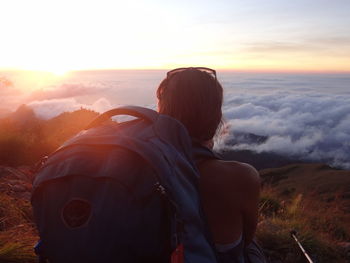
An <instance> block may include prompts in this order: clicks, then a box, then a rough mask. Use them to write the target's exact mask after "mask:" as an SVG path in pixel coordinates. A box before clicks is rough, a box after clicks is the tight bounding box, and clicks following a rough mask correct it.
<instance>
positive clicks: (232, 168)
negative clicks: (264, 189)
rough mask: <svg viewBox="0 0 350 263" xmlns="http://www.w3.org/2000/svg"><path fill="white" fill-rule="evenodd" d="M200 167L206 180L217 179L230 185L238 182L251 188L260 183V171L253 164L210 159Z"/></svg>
mask: <svg viewBox="0 0 350 263" xmlns="http://www.w3.org/2000/svg"><path fill="white" fill-rule="evenodd" d="M199 169H200V172H201V175H202V177H204V178H203V179H204V180H205V179H208V180H210V181H212V180H215V181H216V182H221V183H222V184H228V185H232V184H238V185H239V186H241V187H242V186H246V187H249V188H250V187H252V186H254V185H255V186H256V185H260V176H259V173H258V172H257V170H256V169H255V168H254V167H253V166H251V165H249V164H246V163H241V162H236V161H223V160H209V161H206V162H205V163H203V164H201V165H200V167H199ZM208 177H210V178H208ZM244 188H245V187H244Z"/></svg>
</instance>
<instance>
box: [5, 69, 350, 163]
mask: <svg viewBox="0 0 350 263" xmlns="http://www.w3.org/2000/svg"><path fill="white" fill-rule="evenodd" d="M84 74H85V75H80V76H75V77H74V79H70V80H65V81H63V82H62V83H57V85H51V86H50V87H47V88H43V89H39V90H35V91H33V92H31V93H30V94H27V96H24V99H23V101H24V102H25V103H26V104H28V105H29V106H31V107H32V108H33V109H34V111H35V112H36V114H37V115H38V116H39V117H40V118H44V119H48V118H52V117H55V116H57V115H59V114H60V113H62V112H64V111H74V110H77V109H80V108H89V109H92V110H95V111H98V112H103V111H106V110H108V109H111V108H113V107H116V106H118V105H123V104H124V105H125V104H137V105H143V106H147V107H151V108H155V105H156V99H155V90H156V87H157V85H158V84H159V82H160V81H161V80H162V78H163V76H165V72H163V71H154V72H153V71H147V72H142V73H140V72H136V73H135V72H134V73H133V72H129V73H125V72H124V73H116V72H109V73H104V75H94V76H91V74H90V75H89V74H88V73H84ZM86 74H87V75H86ZM118 74H121V75H118ZM219 80H220V81H221V83H222V84H223V86H224V89H225V102H224V107H223V111H224V116H225V123H226V133H225V135H223V136H222V137H221V138H220V139H219V140H218V141H217V145H216V149H218V150H226V151H227V150H234V151H236V150H250V151H255V152H257V153H262V152H272V153H277V154H279V155H282V156H287V157H290V158H294V159H298V160H303V161H312V162H325V163H328V164H329V165H331V166H334V167H339V168H345V169H350V75H349V74H338V75H336V74H299V75H292V74H262V73H261V74H253V73H232V72H222V73H221V74H220V73H219ZM0 92H1V91H0ZM22 98H23V96H22Z"/></svg>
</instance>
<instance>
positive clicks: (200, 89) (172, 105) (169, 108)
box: [157, 68, 264, 263]
mask: <svg viewBox="0 0 350 263" xmlns="http://www.w3.org/2000/svg"><path fill="white" fill-rule="evenodd" d="M157 97H158V109H159V112H160V113H162V114H166V115H169V116H172V117H174V118H176V119H177V120H179V121H180V122H182V123H183V124H184V125H185V127H186V128H187V130H188V132H189V134H190V136H191V138H192V140H193V144H194V146H195V148H196V149H200V151H202V152H203V151H204V152H206V153H207V154H205V155H198V156H197V158H196V161H197V165H198V168H199V171H200V174H201V178H200V192H201V197H202V201H203V207H204V211H205V214H206V216H207V219H208V224H209V227H210V230H211V232H212V236H213V239H214V242H215V246H216V249H217V252H218V257H219V261H220V262H240V263H241V262H250V261H251V262H264V259H263V256H262V254H260V252H259V250H258V249H255V247H254V244H253V243H252V241H253V237H254V234H255V230H256V226H257V218H258V202H259V191H260V178H259V175H258V173H257V171H256V170H255V169H254V168H253V167H252V166H250V165H248V164H244V163H239V162H235V161H223V160H220V159H219V158H217V157H216V156H215V154H214V153H212V151H211V149H212V146H213V137H214V135H215V134H216V132H217V130H218V127H219V125H220V123H221V121H222V111H221V107H222V102H223V89H222V86H221V84H220V83H219V82H218V81H217V78H216V72H215V71H214V70H212V69H209V68H179V69H175V70H172V71H169V72H168V73H167V77H166V78H165V79H164V80H163V81H162V82H161V84H160V85H159V88H158V90H157ZM249 249H250V251H253V253H254V254H256V257H255V259H253V256H251V257H250V259H247V255H248V254H249V253H248V250H249ZM249 260H250V261H249ZM254 260H255V261H254Z"/></svg>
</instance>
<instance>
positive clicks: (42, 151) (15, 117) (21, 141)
mask: <svg viewBox="0 0 350 263" xmlns="http://www.w3.org/2000/svg"><path fill="white" fill-rule="evenodd" d="M96 116H98V113H97V112H94V111H91V110H86V109H80V110H77V111H75V112H65V113H62V114H61V115H59V116H57V117H55V118H53V119H50V120H42V119H39V118H37V117H36V116H35V114H34V112H33V110H32V109H31V108H30V107H28V106H26V105H22V106H20V107H19V108H18V109H17V110H16V111H15V112H13V113H11V114H9V115H8V116H7V117H5V118H2V119H0V165H11V166H18V165H24V164H33V163H35V162H37V161H39V160H40V159H41V158H42V157H43V156H45V155H47V154H49V153H51V152H52V151H54V150H55V149H56V148H57V147H59V146H60V145H61V144H62V143H63V142H64V141H66V140H67V139H69V138H70V137H72V136H74V135H75V134H76V133H78V132H79V131H81V130H82V129H84V128H85V127H86V126H87V125H88V124H89V123H90V122H91V121H92V120H93V119H94V118H96Z"/></svg>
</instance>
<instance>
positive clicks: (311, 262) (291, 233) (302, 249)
mask: <svg viewBox="0 0 350 263" xmlns="http://www.w3.org/2000/svg"><path fill="white" fill-rule="evenodd" d="M290 235H291V236H292V238H294V240H295V242H297V244H298V246H299V248H300V249H301V251H303V253H304V256H305V257H306V259H307V260H308V261H309V262H310V263H314V262H313V261H312V259H311V258H310V256H309V255H308V254H307V253H306V251H305V249H304V248H303V246H302V245H301V244H300V242H299V240H298V238H297V232H296V231H295V230H292V231H290Z"/></svg>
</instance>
